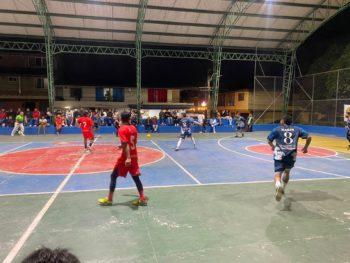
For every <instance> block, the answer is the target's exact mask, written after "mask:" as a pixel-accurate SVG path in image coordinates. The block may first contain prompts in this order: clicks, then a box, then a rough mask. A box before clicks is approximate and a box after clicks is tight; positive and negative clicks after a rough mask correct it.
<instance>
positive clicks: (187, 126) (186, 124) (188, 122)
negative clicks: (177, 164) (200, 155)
mask: <svg viewBox="0 0 350 263" xmlns="http://www.w3.org/2000/svg"><path fill="white" fill-rule="evenodd" d="M194 124H198V125H199V123H198V122H196V121H194V120H193V118H187V117H186V114H183V117H182V119H181V120H180V127H181V134H180V138H179V141H178V142H177V146H176V148H175V151H178V150H179V149H180V146H181V143H182V141H183V140H185V139H186V137H188V138H191V140H192V142H193V147H194V148H196V141H195V140H194V138H193V136H192V126H193V125H194Z"/></svg>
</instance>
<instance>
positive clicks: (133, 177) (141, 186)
mask: <svg viewBox="0 0 350 263" xmlns="http://www.w3.org/2000/svg"><path fill="white" fill-rule="evenodd" d="M131 177H132V179H133V180H134V182H135V184H136V187H137V191H139V195H140V198H141V199H143V198H144V197H145V196H144V194H143V185H142V183H141V180H140V177H139V176H131Z"/></svg>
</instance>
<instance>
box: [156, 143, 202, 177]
mask: <svg viewBox="0 0 350 263" xmlns="http://www.w3.org/2000/svg"><path fill="white" fill-rule="evenodd" d="M151 142H152V143H153V144H154V145H155V146H156V147H157V148H158V149H159V150H161V151H162V152H163V153H164V154H165V155H166V156H167V157H168V158H169V159H170V160H172V161H173V162H174V163H175V164H176V165H177V166H179V167H180V169H181V170H182V171H184V172H185V173H186V174H187V175H188V176H189V177H191V179H192V180H193V181H195V182H196V183H197V184H202V183H201V182H200V181H199V180H198V179H197V178H196V177H195V176H194V175H193V174H191V173H190V172H189V171H187V170H186V168H185V167H183V166H182V165H181V164H180V163H178V162H177V161H176V160H175V159H174V158H173V157H171V156H170V155H169V154H168V153H167V152H165V151H164V150H163V149H162V148H161V147H160V146H159V145H158V144H157V143H156V142H154V141H153V140H151Z"/></svg>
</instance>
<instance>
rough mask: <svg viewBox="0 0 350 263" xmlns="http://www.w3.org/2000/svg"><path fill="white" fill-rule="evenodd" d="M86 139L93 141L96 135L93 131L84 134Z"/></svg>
mask: <svg viewBox="0 0 350 263" xmlns="http://www.w3.org/2000/svg"><path fill="white" fill-rule="evenodd" d="M83 137H84V139H89V140H92V139H93V138H94V134H93V133H92V132H91V131H88V132H83Z"/></svg>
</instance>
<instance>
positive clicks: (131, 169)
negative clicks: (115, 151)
mask: <svg viewBox="0 0 350 263" xmlns="http://www.w3.org/2000/svg"><path fill="white" fill-rule="evenodd" d="M115 168H117V170H118V176H122V177H126V176H127V175H128V173H130V174H131V175H132V176H140V175H141V172H140V167H139V164H138V160H137V159H132V160H131V164H130V165H129V166H126V165H125V161H124V160H122V159H119V160H118V161H117V164H116V165H115Z"/></svg>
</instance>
